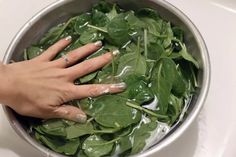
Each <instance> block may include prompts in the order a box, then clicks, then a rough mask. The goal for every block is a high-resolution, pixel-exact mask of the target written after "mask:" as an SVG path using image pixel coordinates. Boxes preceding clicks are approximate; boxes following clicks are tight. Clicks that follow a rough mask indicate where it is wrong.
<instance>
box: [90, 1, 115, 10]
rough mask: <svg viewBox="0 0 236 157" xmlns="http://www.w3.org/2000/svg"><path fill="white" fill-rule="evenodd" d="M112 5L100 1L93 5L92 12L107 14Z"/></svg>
mask: <svg viewBox="0 0 236 157" xmlns="http://www.w3.org/2000/svg"><path fill="white" fill-rule="evenodd" d="M112 6H113V4H112V3H109V2H107V1H105V0H100V1H99V2H98V3H97V4H95V5H94V6H93V8H92V10H98V11H101V12H103V13H108V12H110V11H111V10H112Z"/></svg>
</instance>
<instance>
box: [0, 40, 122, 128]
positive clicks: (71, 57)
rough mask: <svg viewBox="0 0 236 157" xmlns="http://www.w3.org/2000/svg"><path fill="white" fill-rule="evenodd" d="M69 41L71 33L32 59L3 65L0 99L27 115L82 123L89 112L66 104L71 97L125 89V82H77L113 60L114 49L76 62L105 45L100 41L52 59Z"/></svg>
mask: <svg viewBox="0 0 236 157" xmlns="http://www.w3.org/2000/svg"><path fill="white" fill-rule="evenodd" d="M70 42H71V37H67V38H65V39H61V40H60V41H58V42H57V43H56V44H54V45H53V46H51V47H50V48H48V49H47V50H46V51H45V52H44V53H42V54H41V55H40V56H38V57H36V58H34V59H32V60H29V61H22V62H17V63H12V64H8V65H0V74H1V78H0V81H1V83H2V87H0V102H1V103H3V104H5V105H8V106H9V107H11V108H12V109H13V110H15V111H16V112H17V113H19V114H21V115H24V116H32V117H37V118H43V119H50V118H64V119H69V120H73V121H77V122H81V123H83V122H85V121H86V119H87V116H86V114H85V113H84V112H83V111H82V110H80V109H79V108H77V107H74V106H70V105H68V104H66V103H67V102H68V101H70V100H74V99H81V98H85V97H96V96H99V95H102V94H106V93H116V92H121V91H123V90H124V89H125V87H126V86H125V84H124V83H120V84H91V85H75V84H74V80H75V79H77V78H79V77H82V76H84V75H86V74H89V73H91V72H93V71H96V70H97V69H100V68H102V67H103V66H104V65H106V64H108V63H110V62H111V60H112V53H111V52H109V53H106V54H103V55H101V56H98V57H96V58H92V59H89V60H86V61H83V62H81V63H79V64H76V63H77V62H78V61H79V60H81V59H83V58H85V57H86V56H88V55H90V54H92V53H93V52H95V51H96V50H98V49H99V48H100V47H101V46H102V43H101V42H100V41H98V42H96V43H90V44H87V45H85V46H83V47H80V48H78V49H76V50H73V51H71V52H70V53H68V55H66V56H63V57H62V58H59V59H57V60H53V59H54V58H55V56H56V55H57V54H58V52H60V51H61V50H63V49H64V48H65V47H66V46H67V45H68V44H69V43H70ZM114 55H116V53H115V54H114Z"/></svg>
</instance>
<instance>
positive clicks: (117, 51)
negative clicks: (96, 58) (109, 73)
mask: <svg viewBox="0 0 236 157" xmlns="http://www.w3.org/2000/svg"><path fill="white" fill-rule="evenodd" d="M112 54H113V55H114V56H116V55H118V54H120V51H119V50H114V51H113V52H112Z"/></svg>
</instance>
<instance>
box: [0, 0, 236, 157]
mask: <svg viewBox="0 0 236 157" xmlns="http://www.w3.org/2000/svg"><path fill="white" fill-rule="evenodd" d="M53 1H55V0H37V1H36V0H0V59H2V58H3V56H4V53H5V51H6V49H7V47H8V45H9V43H10V41H11V40H12V38H13V37H14V35H15V34H16V33H17V31H18V30H19V29H20V27H21V26H22V25H23V24H24V23H25V22H26V21H27V20H29V19H30V18H31V17H32V16H33V15H34V14H35V13H37V12H38V11H39V10H41V9H42V8H43V7H45V6H47V5H48V4H50V3H51V2H53ZM168 1H169V2H171V3H172V4H174V5H175V6H176V7H178V8H179V9H181V10H182V11H183V12H184V13H185V14H186V15H188V16H189V17H190V19H191V20H192V21H193V22H194V24H195V25H196V26H197V27H198V29H199V30H200V32H201V34H202V35H203V38H204V39H205V41H206V44H207V47H208V50H209V54H210V59H211V67H212V73H211V76H212V79H211V87H210V91H209V95H208V98H207V101H206V102H205V105H204V108H203V109H202V112H201V114H200V115H199V117H198V118H197V119H196V121H195V122H194V123H193V124H192V125H191V127H190V128H189V129H188V130H187V131H186V132H185V133H184V134H183V135H182V136H181V137H180V138H179V139H178V140H176V141H175V142H174V143H173V144H171V145H170V146H169V147H168V148H166V149H165V150H162V151H161V152H160V153H157V154H155V155H153V157H154V156H155V157H235V156H236V149H235V148H236V116H235V115H234V114H235V113H236V104H235V101H234V100H235V98H236V73H235V68H236V1H235V0H198V1H196V0H168ZM0 77H4V76H0ZM0 86H1V84H0ZM0 156H3V157H32V156H34V157H41V155H40V153H39V152H38V151H37V150H35V149H34V148H33V147H31V146H30V145H29V144H27V143H26V142H25V141H23V140H22V139H20V138H19V137H18V136H17V135H16V134H15V133H14V131H13V129H12V128H11V127H10V126H9V124H8V121H7V120H6V118H5V115H4V114H3V111H2V109H0Z"/></svg>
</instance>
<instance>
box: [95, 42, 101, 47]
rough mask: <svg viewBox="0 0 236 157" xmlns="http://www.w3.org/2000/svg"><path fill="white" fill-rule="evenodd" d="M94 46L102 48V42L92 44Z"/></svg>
mask: <svg viewBox="0 0 236 157" xmlns="http://www.w3.org/2000/svg"><path fill="white" fill-rule="evenodd" d="M94 45H95V46H102V41H96V42H95V43H94Z"/></svg>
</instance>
